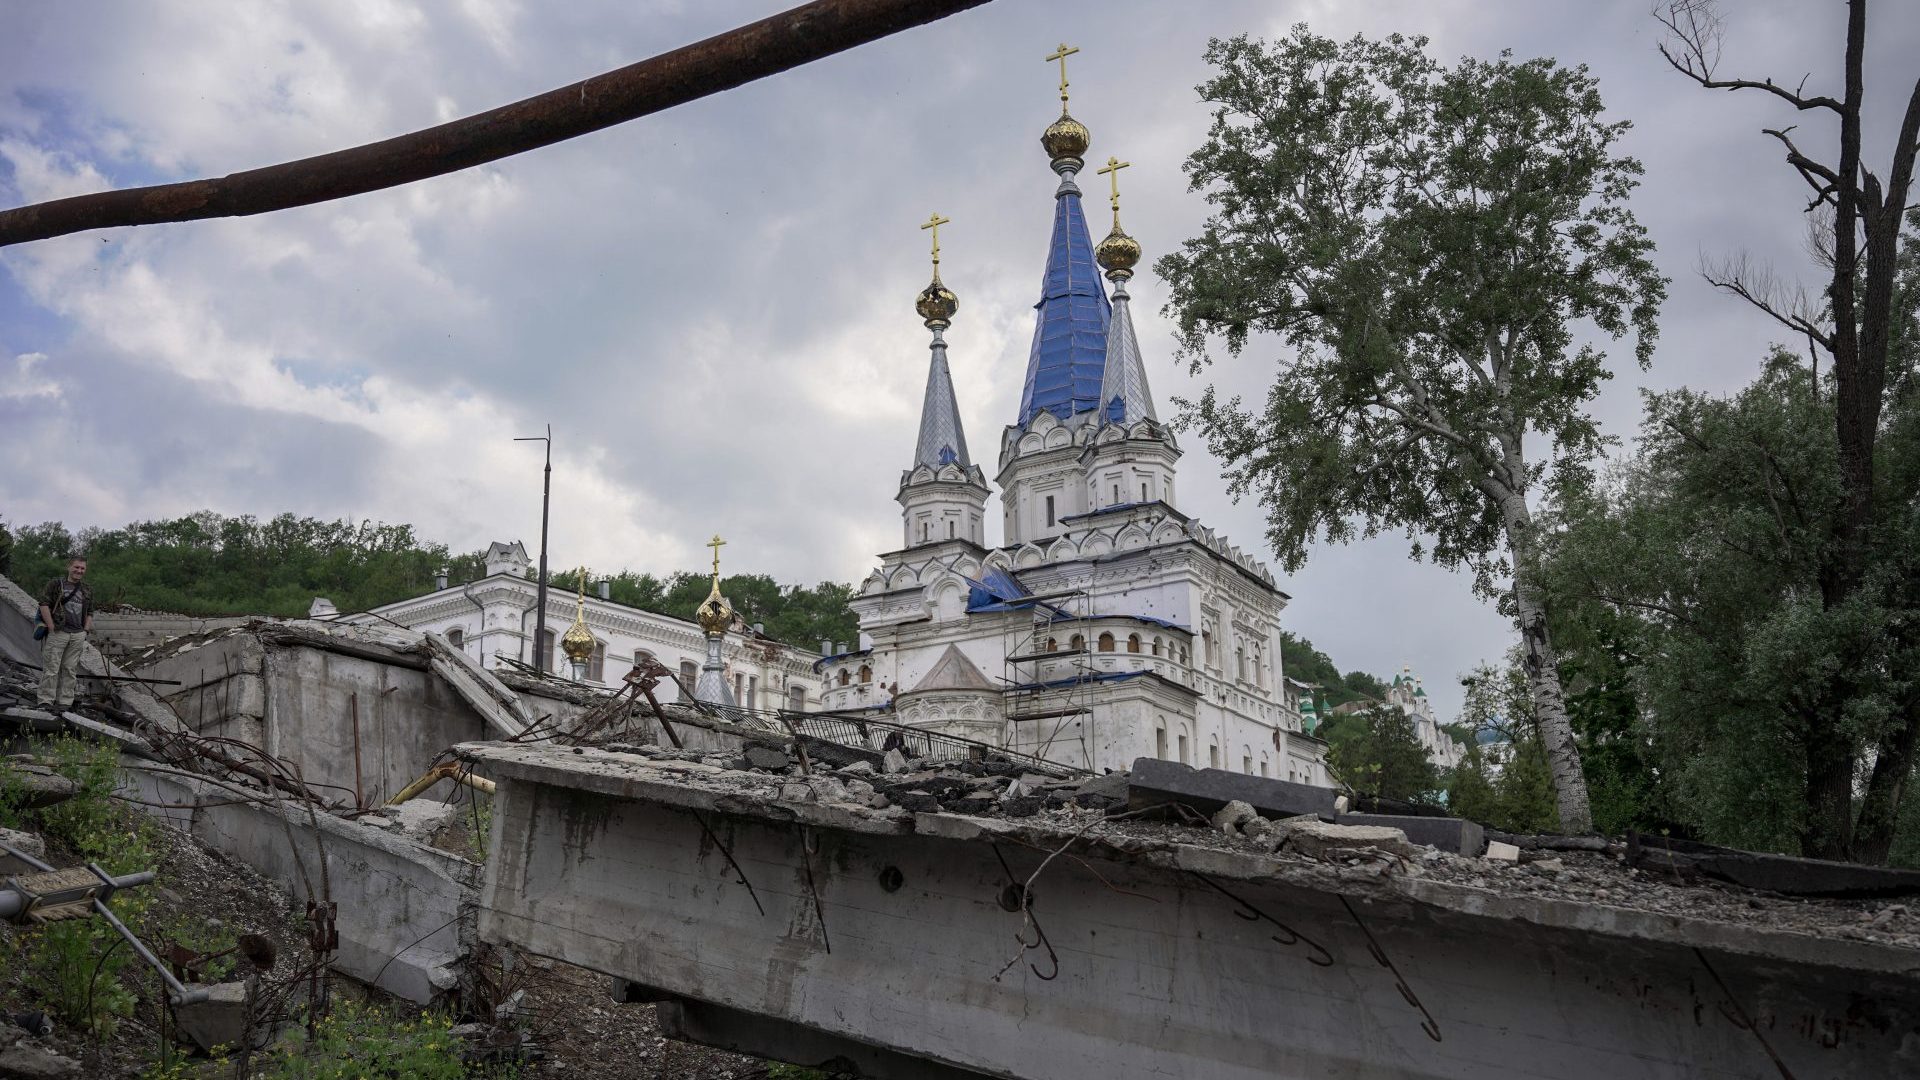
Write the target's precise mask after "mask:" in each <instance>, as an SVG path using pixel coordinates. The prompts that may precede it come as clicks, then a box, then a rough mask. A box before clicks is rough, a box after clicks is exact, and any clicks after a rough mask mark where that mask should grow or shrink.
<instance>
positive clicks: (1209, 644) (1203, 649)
mask: <svg viewBox="0 0 1920 1080" xmlns="http://www.w3.org/2000/svg"><path fill="white" fill-rule="evenodd" d="M1200 655H1201V656H1203V657H1205V658H1206V661H1207V666H1208V667H1213V666H1214V665H1216V664H1218V663H1219V661H1218V660H1217V659H1215V657H1214V655H1213V627H1211V626H1202V627H1201V629H1200Z"/></svg>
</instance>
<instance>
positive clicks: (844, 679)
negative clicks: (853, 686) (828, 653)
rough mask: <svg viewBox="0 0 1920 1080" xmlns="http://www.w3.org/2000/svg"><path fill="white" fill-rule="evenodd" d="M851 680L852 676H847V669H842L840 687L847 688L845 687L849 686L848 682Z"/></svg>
mask: <svg viewBox="0 0 1920 1080" xmlns="http://www.w3.org/2000/svg"><path fill="white" fill-rule="evenodd" d="M851 678H852V676H850V675H848V674H847V669H846V668H841V669H840V685H841V686H845V685H847V682H848V680H849V679H851Z"/></svg>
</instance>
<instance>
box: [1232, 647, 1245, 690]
mask: <svg viewBox="0 0 1920 1080" xmlns="http://www.w3.org/2000/svg"><path fill="white" fill-rule="evenodd" d="M1233 674H1234V677H1235V678H1237V679H1239V680H1240V681H1241V682H1246V681H1247V650H1246V647H1245V646H1244V645H1235V646H1234V647H1233Z"/></svg>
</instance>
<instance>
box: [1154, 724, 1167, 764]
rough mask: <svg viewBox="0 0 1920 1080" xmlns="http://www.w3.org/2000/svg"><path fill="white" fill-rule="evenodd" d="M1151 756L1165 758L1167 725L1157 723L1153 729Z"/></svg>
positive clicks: (1163, 759)
mask: <svg viewBox="0 0 1920 1080" xmlns="http://www.w3.org/2000/svg"><path fill="white" fill-rule="evenodd" d="M1153 756H1154V757H1157V758H1159V759H1160V760H1162V761H1165V760H1166V759H1167V725H1165V724H1157V725H1155V726H1154V729H1153Z"/></svg>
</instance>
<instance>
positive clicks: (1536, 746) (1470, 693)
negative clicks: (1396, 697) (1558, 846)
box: [1445, 656, 1558, 833]
mask: <svg viewBox="0 0 1920 1080" xmlns="http://www.w3.org/2000/svg"><path fill="white" fill-rule="evenodd" d="M1463 685H1464V686H1465V687H1466V691H1467V696H1466V701H1465V702H1464V703H1463V705H1462V707H1461V710H1460V725H1459V726H1460V727H1463V728H1466V729H1468V731H1469V732H1470V734H1469V737H1468V738H1467V739H1466V740H1465V742H1466V747H1467V749H1466V753H1465V754H1463V755H1462V756H1461V760H1460V763H1459V764H1458V765H1456V766H1454V767H1453V768H1452V769H1450V770H1448V772H1447V776H1446V778H1445V781H1446V793H1447V808H1448V809H1449V810H1451V811H1453V812H1454V813H1456V814H1458V815H1460V816H1461V817H1464V818H1468V819H1470V820H1473V821H1478V822H1480V823H1482V824H1485V825H1491V826H1493V827H1494V828H1496V829H1504V830H1506V831H1508V832H1516V833H1543V832H1551V831H1553V829H1554V827H1555V825H1556V824H1557V823H1558V815H1557V811H1556V808H1555V801H1554V788H1553V775H1552V772H1551V771H1550V769H1549V768H1548V764H1547V752H1546V747H1545V745H1544V744H1543V742H1542V740H1541V738H1540V727H1539V725H1538V724H1537V723H1535V722H1534V717H1533V707H1534V701H1533V691H1532V687H1531V686H1530V683H1529V680H1528V678H1527V673H1526V669H1525V667H1524V665H1523V663H1522V661H1521V659H1520V658H1519V657H1518V656H1512V657H1509V659H1508V662H1507V663H1506V664H1505V665H1504V666H1502V667H1500V668H1493V667H1487V666H1482V667H1480V668H1478V669H1476V670H1475V671H1474V672H1473V673H1472V674H1471V675H1468V676H1467V677H1466V678H1465V679H1464V680H1463Z"/></svg>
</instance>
